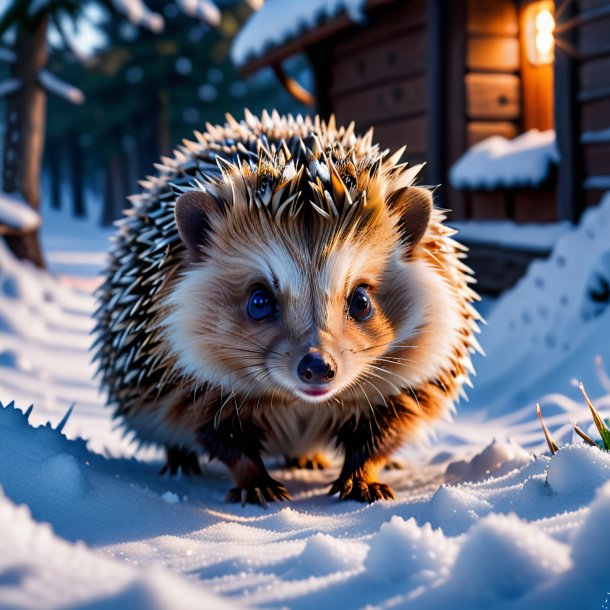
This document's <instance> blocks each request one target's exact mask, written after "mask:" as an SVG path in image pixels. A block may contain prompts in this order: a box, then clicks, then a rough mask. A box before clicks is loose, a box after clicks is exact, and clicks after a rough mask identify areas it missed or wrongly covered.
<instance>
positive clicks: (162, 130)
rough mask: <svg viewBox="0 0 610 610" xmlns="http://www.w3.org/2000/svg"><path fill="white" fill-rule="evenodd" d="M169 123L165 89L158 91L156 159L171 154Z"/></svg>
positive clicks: (167, 96) (167, 100) (167, 98)
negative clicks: (157, 147) (157, 145)
mask: <svg viewBox="0 0 610 610" xmlns="http://www.w3.org/2000/svg"><path fill="white" fill-rule="evenodd" d="M169 121H170V116H169V94H168V92H167V91H166V90H165V89H161V91H159V115H158V128H157V129H158V131H157V134H158V138H159V150H158V151H157V154H158V157H159V156H161V155H164V156H167V155H169V153H170V152H171V148H172V136H171V132H170V125H169ZM158 157H157V158H158ZM155 162H156V160H155Z"/></svg>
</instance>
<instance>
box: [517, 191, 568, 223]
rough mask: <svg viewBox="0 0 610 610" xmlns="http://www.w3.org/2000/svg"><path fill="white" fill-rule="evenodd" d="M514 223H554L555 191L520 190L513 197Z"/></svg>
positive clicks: (555, 208)
mask: <svg viewBox="0 0 610 610" xmlns="http://www.w3.org/2000/svg"><path fill="white" fill-rule="evenodd" d="M513 209H514V213H515V222H555V221H556V220H557V193H556V191H555V190H552V191H543V190H536V189H520V190H518V191H515V193H514V196H513Z"/></svg>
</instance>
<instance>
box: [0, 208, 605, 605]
mask: <svg viewBox="0 0 610 610" xmlns="http://www.w3.org/2000/svg"><path fill="white" fill-rule="evenodd" d="M607 207H608V208H610V204H609V205H608V206H607ZM594 220H595V223H596V226H599V223H600V219H599V218H597V219H594ZM568 245H570V246H571V247H573V244H568ZM68 250H69V248H68V249H67V250H66V251H68ZM589 251H592V252H593V254H595V250H594V247H593V248H592V247H590V246H589ZM56 252H58V251H56ZM593 254H591V257H593ZM598 254H599V252H598ZM60 258H61V257H56V260H60ZM64 260H70V257H67V258H66V257H64ZM91 260H94V259H93V258H92V259H91ZM591 260H593V258H592V259H591ZM595 260H597V259H595ZM550 264H553V263H552V261H551V263H550ZM587 264H589V263H587ZM590 265H593V263H592V262H591V263H590ZM567 268H568V269H569V268H570V266H569V265H567ZM0 270H1V271H0V401H1V402H2V403H4V404H5V405H6V404H7V403H8V402H9V401H11V400H13V399H14V400H15V402H16V405H17V406H18V407H20V408H21V409H25V408H26V407H27V406H28V405H29V404H30V403H34V404H35V408H34V410H33V411H32V413H31V414H30V415H29V422H28V421H27V418H26V417H25V416H24V415H23V413H22V412H21V411H19V410H18V409H16V408H13V407H11V406H9V407H5V408H4V409H0V485H1V487H2V490H3V492H2V493H3V495H0V608H3V609H4V608H24V609H25V608H28V609H30V608H31V609H36V610H38V609H42V608H89V609H91V608H96V609H106V608H107V609H110V608H113V609H115V608H130V609H145V608H167V609H169V608H172V609H173V608H178V609H182V608H231V607H243V606H248V607H252V606H254V607H261V608H282V607H289V608H311V607H319V608H328V607H333V606H335V607H342V608H343V607H345V608H352V607H353V608H361V607H364V606H366V605H374V606H375V607H380V608H390V607H392V608H394V607H398V608H409V609H415V608H417V609H419V608H422V609H423V608H441V607H450V608H452V609H460V608H463V609H468V610H477V609H478V608H506V609H513V608H514V609H517V608H518V609H520V610H521V609H528V608H531V609H536V610H538V609H540V608H546V607H553V608H554V609H559V608H576V607H578V608H583V609H587V608H591V609H595V610H599V609H600V608H602V604H603V603H604V601H605V600H606V596H607V592H608V591H610V564H608V561H607V557H606V554H605V553H604V552H603V550H598V549H599V542H600V539H602V538H603V536H604V532H605V531H607V524H608V523H609V522H610V483H608V481H609V480H610V456H609V455H608V454H606V453H603V452H601V451H599V450H597V449H591V448H588V447H584V446H582V445H580V446H571V447H568V448H565V449H563V450H562V451H560V452H559V453H558V454H557V455H556V456H554V457H553V458H552V459H551V458H549V457H546V456H539V457H537V458H534V457H533V456H532V455H531V453H530V451H532V450H535V451H536V452H538V453H539V452H540V450H541V449H542V448H543V446H544V445H543V442H544V441H543V438H542V434H541V432H540V429H539V426H538V423H537V422H536V420H535V416H534V412H533V408H532V407H533V405H532V404H531V398H532V397H535V398H543V397H544V395H545V394H547V393H548V392H549V391H550V389H552V388H555V387H557V390H558V391H561V392H563V393H562V394H556V395H554V396H551V395H549V396H547V397H546V398H544V399H543V400H542V401H541V402H542V405H543V409H544V411H545V416H546V419H547V422H548V424H549V426H550V427H551V428H552V429H553V431H554V434H555V435H556V436H557V438H561V439H563V440H564V441H565V440H569V439H570V438H571V433H570V430H569V419H570V418H571V417H575V418H577V419H579V421H587V416H586V411H585V410H584V407H583V404H582V400H580V399H579V398H578V395H577V393H576V392H575V391H574V388H573V387H572V386H571V385H570V383H569V380H570V377H571V376H579V377H580V376H582V377H584V378H585V381H587V384H588V385H589V386H590V387H591V388H592V390H591V394H592V395H593V396H594V397H595V398H596V404H597V406H598V407H600V408H604V409H608V408H609V407H610V392H609V391H608V390H607V389H606V390H605V393H606V394H607V396H605V397H601V398H600V389H601V390H602V391H604V390H603V386H604V384H605V383H606V382H605V381H604V378H603V375H600V374H599V373H598V372H597V371H596V370H595V366H594V365H593V364H592V363H593V359H594V357H595V356H596V355H598V354H601V355H602V356H603V357H604V358H605V359H606V361H610V353H609V350H610V341H608V332H609V331H608V330H607V329H608V328H610V321H609V319H608V318H609V316H608V311H609V310H606V311H605V312H599V313H598V314H597V315H596V317H594V318H591V320H590V321H589V326H586V327H585V326H583V325H580V326H579V324H580V323H577V322H575V321H574V320H573V319H569V318H568V319H566V318H565V315H564V317H563V318H562V317H561V316H559V315H558V314H557V315H555V314H554V313H553V311H552V298H550V297H549V295H548V293H547V294H542V295H540V297H537V296H535V295H534V296H531V297H523V296H522V295H520V294H519V292H518V291H516V296H515V297H513V298H514V299H517V301H518V302H519V303H520V306H521V307H522V308H523V310H524V311H525V310H526V309H527V308H529V309H531V310H535V307H536V298H540V299H541V300H542V301H544V302H545V303H547V304H548V306H549V309H550V310H551V311H550V314H549V315H551V316H553V315H555V318H554V322H553V324H552V326H553V331H554V332H555V333H557V336H559V335H561V333H562V332H564V329H565V332H566V333H570V332H571V333H573V334H574V333H576V334H577V336H578V337H580V343H579V342H576V341H574V342H573V343H574V345H573V347H572V348H571V351H570V358H563V359H561V358H560V357H559V355H558V354H555V353H554V352H553V353H552V354H550V353H546V352H544V353H542V354H541V353H540V352H538V353H537V355H536V353H534V354H533V355H532V357H531V358H530V359H529V360H528V361H527V362H526V364H527V366H530V367H531V362H532V359H534V358H535V357H538V358H539V359H540V360H541V362H542V361H544V364H545V366H544V367H540V375H539V376H538V377H537V378H534V377H533V376H532V375H531V374H530V373H531V371H528V370H527V369H524V368H523V364H522V363H520V360H519V358H523V357H524V354H530V351H532V350H533V349H534V348H532V347H531V344H532V342H531V336H530V335H531V334H532V333H533V332H534V331H532V330H531V329H530V326H528V324H527V323H526V322H523V323H522V325H521V326H513V327H512V329H511V331H510V333H512V335H511V334H510V333H509V334H508V335H507V334H505V335H504V337H503V338H502V337H501V336H498V333H500V331H498V330H496V329H497V328H498V326H500V325H499V324H497V325H496V324H495V323H494V324H493V327H492V324H490V329H489V330H488V331H487V332H488V333H489V334H488V335H483V339H484V340H485V341H483V343H484V345H485V344H486V343H487V346H488V347H491V350H490V351H491V355H490V356H489V358H493V357H495V356H494V354H496V353H498V350H501V349H504V344H505V343H506V342H507V341H509V342H510V345H511V351H512V352H515V358H513V360H512V362H513V364H512V365H511V366H512V368H511V366H505V367H504V370H502V367H501V366H498V367H497V370H496V369H494V367H492V366H490V365H489V364H487V365H485V366H482V370H483V375H482V379H481V388H482V389H481V390H479V391H478V392H477V390H475V391H474V392H473V393H472V395H473V401H472V404H471V405H462V406H460V408H459V414H458V416H457V417H456V419H455V420H454V422H453V423H451V424H448V425H444V426H443V427H442V428H441V431H440V433H439V439H438V440H437V441H434V442H433V444H432V445H431V446H430V447H427V448H419V449H413V448H412V449H409V450H405V452H404V457H405V458H406V459H407V468H406V470H403V471H392V472H388V473H386V474H385V475H384V477H385V479H386V480H387V481H388V482H390V483H391V484H392V485H393V486H394V489H395V490H396V491H397V500H396V501H395V502H390V503H377V504H374V505H372V506H361V505H358V504H355V503H351V502H349V503H343V502H339V501H338V500H337V499H336V498H330V497H328V496H327V495H326V489H327V488H328V483H329V482H330V481H331V480H332V479H333V478H334V476H336V465H335V466H334V468H333V469H331V470H329V471H324V472H315V473H311V472H302V471H289V470H285V469H282V468H275V469H274V470H273V473H272V474H273V476H275V477H277V478H279V479H280V480H282V481H284V482H285V483H286V485H287V487H288V489H289V490H290V492H291V493H292V495H293V497H294V500H293V502H291V503H290V504H280V505H272V506H270V507H269V509H268V510H263V509H261V508H259V507H245V508H241V507H240V506H234V505H227V504H226V503H224V501H223V499H224V495H225V493H226V490H227V488H228V487H229V486H230V479H229V477H228V475H227V473H226V472H225V471H224V470H223V469H222V467H220V466H219V465H214V464H211V465H209V466H207V468H206V470H205V472H204V475H203V476H202V477H197V478H194V479H180V478H177V479H176V478H174V479H172V478H168V477H160V476H159V475H158V474H157V472H158V469H159V467H160V462H159V456H158V455H157V454H156V453H155V452H151V451H148V452H144V451H143V452H139V453H137V454H136V457H137V459H133V457H132V456H133V455H134V447H133V446H131V445H130V444H129V443H128V441H127V440H125V439H123V438H122V437H121V434H120V432H119V431H117V430H113V423H112V422H111V420H110V418H109V413H108V411H106V410H105V409H104V408H103V407H102V404H103V397H102V396H101V395H100V394H99V392H98V390H97V386H96V384H95V383H94V382H93V381H92V380H91V379H92V375H93V368H92V367H91V366H90V364H89V355H88V353H87V348H88V345H89V337H88V332H89V330H90V328H91V321H90V312H91V311H92V308H93V301H92V299H91V298H90V297H89V296H87V295H84V294H82V293H78V292H75V291H74V290H73V289H72V288H71V287H69V286H67V285H64V284H61V283H58V282H56V281H54V280H51V279H50V278H48V277H46V276H44V275H41V274H39V273H38V272H36V271H35V270H33V269H29V268H24V267H23V266H21V265H19V264H17V263H16V262H15V261H14V260H12V259H11V258H10V257H9V256H8V255H7V253H6V251H5V250H3V249H2V248H0ZM534 271H535V272H536V273H535V274H534V276H533V277H532V278H531V283H532V284H534V280H535V279H536V277H538V276H539V275H540V272H539V271H540V270H538V271H536V270H534ZM544 277H546V278H547V279H548V281H549V284H550V285H551V286H550V287H549V291H550V292H551V293H552V282H553V277H552V274H551V273H545V274H544ZM562 281H564V282H565V278H564V279H563V280H562V279H561V277H558V278H557V282H558V283H559V284H561V282H562ZM526 284H527V282H526ZM526 287H527V286H526ZM521 290H522V291H523V289H521ZM531 290H533V288H532V289H531ZM509 305H510V303H509ZM581 305H582V304H580V303H579V304H578V308H577V310H578V311H580V310H581V309H582V307H581ZM499 307H505V308H506V307H508V306H507V305H506V304H502V303H501V304H500V305H499ZM558 307H559V305H558ZM562 307H563V309H559V311H564V310H565V307H564V306H562ZM492 322H493V319H492ZM508 323H509V321H507V325H508ZM575 329H576V330H575ZM502 332H505V333H506V332H508V331H502ZM528 333H529V334H528ZM486 337H487V339H486ZM494 345H495V347H494ZM498 346H499V347H498ZM547 348H548V346H547V347H545V349H547ZM549 349H550V348H549ZM528 350H529V351H528ZM509 360H510V359H509ZM498 363H499V364H503V363H504V361H498ZM520 367H521V368H520ZM492 373H494V374H495V373H497V375H498V376H499V377H498V379H503V381H502V383H501V384H499V383H496V385H495V387H494V377H493V375H492ZM526 373H527V374H528V375H529V378H528V379H529V381H528V385H527V387H525V386H523V384H521V385H520V381H521V380H522V379H525V378H526ZM506 379H510V382H507V381H506ZM596 384H597V385H596ZM564 394H565V395H564ZM502 397H504V398H505V400H504V401H502ZM492 402H493V403H494V404H495V405H496V406H495V407H494V410H493V411H491V410H490V409H487V408H484V407H485V406H486V404H491V403H492ZM72 403H75V408H74V413H73V414H72V416H71V417H70V419H69V420H68V422H67V424H66V425H65V428H64V429H63V434H62V433H60V432H59V431H57V430H53V428H52V427H51V426H41V427H36V426H40V425H41V424H45V423H46V422H47V421H51V422H52V425H53V426H54V427H56V426H57V425H58V424H59V422H60V421H61V419H62V417H63V415H64V413H65V411H66V410H67V408H68V407H69V405H70V404H72ZM79 436H82V437H83V438H86V439H88V440H87V443H86V444H85V443H84V442H82V441H80V440H76V439H77V438H78V437H79ZM494 437H497V438H498V442H496V443H492V439H494ZM508 437H511V438H512V439H513V441H514V442H513V443H509V442H507V440H506V439H507V438H508ZM521 446H523V447H527V448H528V449H527V450H525V449H522V448H521ZM477 453H478V456H477V457H476V458H475V459H474V460H473V461H472V462H469V461H468V460H470V458H471V457H472V456H473V455H474V454H477ZM461 460H463V461H461ZM450 463H452V464H451V465H450V466H449V468H447V466H448V464H450ZM272 466H273V465H272ZM490 474H491V475H494V476H493V477H492V478H488V477H489V475H490ZM486 478H487V480H485V479H486ZM467 480H471V481H474V482H470V483H468V482H464V481H467ZM445 481H446V482H447V483H450V484H442V483H443V482H445ZM596 497H597V499H595V498H596ZM21 504H24V505H26V506H27V508H25V507H22V508H18V505H21ZM43 523H49V524H50V528H49V527H48V526H46V525H43ZM433 528H434V529H433ZM600 537H601V538H600ZM78 541H81V542H78Z"/></svg>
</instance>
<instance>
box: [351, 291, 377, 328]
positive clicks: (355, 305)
mask: <svg viewBox="0 0 610 610" xmlns="http://www.w3.org/2000/svg"><path fill="white" fill-rule="evenodd" d="M349 315H350V316H351V317H352V318H354V320H358V322H364V321H365V320H368V319H369V318H370V317H371V316H372V315H373V303H371V298H370V297H369V293H368V292H367V291H366V286H358V288H356V290H354V294H353V295H352V300H351V301H350V304H349Z"/></svg>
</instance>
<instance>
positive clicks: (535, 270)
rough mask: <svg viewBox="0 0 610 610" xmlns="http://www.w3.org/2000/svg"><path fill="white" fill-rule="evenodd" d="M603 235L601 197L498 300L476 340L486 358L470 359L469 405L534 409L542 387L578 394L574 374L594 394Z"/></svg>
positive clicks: (608, 250)
mask: <svg viewBox="0 0 610 610" xmlns="http://www.w3.org/2000/svg"><path fill="white" fill-rule="evenodd" d="M609 235H610V194H607V195H606V196H605V197H604V199H603V201H602V202H601V203H600V204H599V206H597V207H594V208H590V209H588V210H587V211H586V212H585V213H584V215H583V218H582V220H581V222H580V224H579V225H578V226H577V227H576V228H574V230H572V231H570V232H569V233H567V234H566V235H564V236H563V237H562V238H561V239H560V240H559V241H558V242H557V244H556V245H555V248H554V249H553V252H552V254H551V255H550V257H549V258H548V259H546V260H537V261H534V262H533V263H532V264H531V265H530V267H529V268H528V270H527V273H526V275H525V276H524V277H523V278H522V279H521V280H520V281H519V283H518V284H517V285H516V286H515V287H514V288H512V289H511V290H508V291H507V292H506V293H504V295H503V296H502V297H501V298H500V299H499V300H498V302H497V303H496V305H495V307H494V309H493V311H492V313H491V315H490V316H489V319H488V325H487V328H486V329H485V331H484V332H483V333H482V335H481V338H480V343H481V345H482V347H483V350H484V351H485V353H486V354H487V356H486V357H485V358H481V357H476V356H475V357H474V358H473V365H474V368H475V370H476V371H477V379H476V385H475V388H474V389H473V390H472V391H471V392H469V398H470V400H471V404H472V408H473V409H476V408H477V407H479V408H481V407H484V408H485V409H486V410H488V412H491V413H494V412H495V413H499V412H506V411H509V410H514V409H515V407H520V406H523V405H525V404H527V403H528V402H529V403H530V405H531V406H530V407H529V408H530V409H531V410H533V406H534V404H535V402H536V401H539V400H541V398H542V397H543V396H544V395H545V394H548V393H549V392H561V393H563V394H568V395H569V394H573V393H574V392H575V391H577V390H575V388H574V387H573V386H572V384H571V381H570V380H572V379H573V378H576V379H579V380H583V381H584V383H585V385H586V387H587V388H591V391H590V394H595V392H597V390H598V388H600V383H599V379H598V377H597V375H596V372H595V367H594V362H595V359H596V357H598V356H601V357H602V358H603V359H605V360H606V361H610V331H609V329H610V300H609V298H608V295H606V293H605V290H604V286H608V285H610V240H609V239H608V236H609ZM601 389H603V388H601ZM547 402H548V401H547ZM512 421H513V423H514V420H512Z"/></svg>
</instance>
